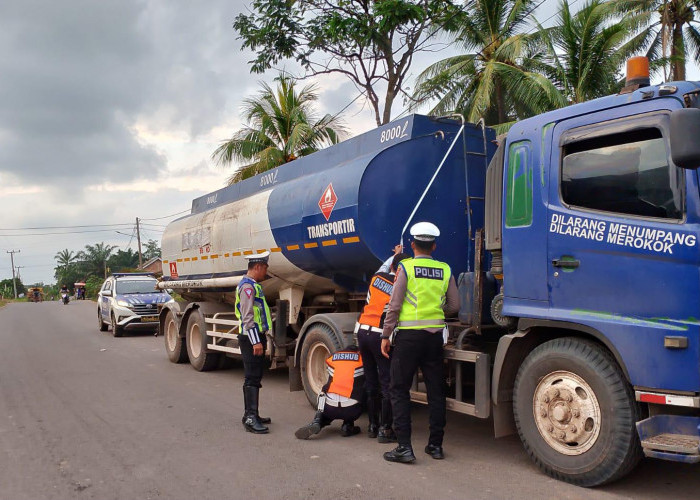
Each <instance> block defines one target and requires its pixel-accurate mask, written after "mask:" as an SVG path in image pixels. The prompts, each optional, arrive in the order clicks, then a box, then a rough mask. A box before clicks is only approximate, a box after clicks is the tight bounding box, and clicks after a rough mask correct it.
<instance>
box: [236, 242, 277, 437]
mask: <svg viewBox="0 0 700 500" xmlns="http://www.w3.org/2000/svg"><path fill="white" fill-rule="evenodd" d="M269 256H270V252H263V253H259V254H254V255H248V256H246V257H245V258H246V259H248V273H247V274H246V275H245V276H243V278H242V279H241V281H240V283H239V284H238V287H237V288H236V304H235V310H236V318H238V320H239V321H240V322H241V326H240V329H239V335H238V345H239V347H240V349H241V355H242V357H243V368H244V372H245V381H244V382H243V400H244V402H245V413H244V414H243V418H242V422H243V426H244V427H245V429H246V430H247V431H248V432H253V433H255V434H266V433H267V432H268V431H269V429H268V427H266V426H265V425H263V424H269V423H270V422H271V420H270V419H269V418H264V417H260V415H259V414H258V398H259V394H260V388H261V387H262V384H261V383H260V381H261V380H262V376H263V368H264V362H265V349H266V348H267V336H266V332H267V331H268V330H270V329H272V316H271V314H270V308H269V307H268V305H267V302H265V295H264V294H263V290H262V287H261V286H260V283H259V282H260V281H262V280H264V279H265V276H266V275H267V268H268V263H267V260H268V258H269Z"/></svg>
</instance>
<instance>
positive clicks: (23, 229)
mask: <svg viewBox="0 0 700 500" xmlns="http://www.w3.org/2000/svg"><path fill="white" fill-rule="evenodd" d="M131 225H132V224H131V223H127V222H123V223H118V224H85V225H82V226H37V227H12V228H0V231H31V230H42V229H79V228H84V227H117V226H131ZM3 236H7V235H3Z"/></svg>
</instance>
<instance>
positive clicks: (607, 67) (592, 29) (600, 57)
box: [535, 0, 645, 104]
mask: <svg viewBox="0 0 700 500" xmlns="http://www.w3.org/2000/svg"><path fill="white" fill-rule="evenodd" d="M638 23H639V19H638V18H637V17H635V16H628V17H622V18H620V16H619V13H618V11H617V7H616V5H615V4H614V2H608V1H605V0H589V1H588V2H587V3H586V4H584V5H583V7H582V8H581V9H580V10H579V11H578V12H576V13H572V12H571V8H570V5H569V3H568V1H567V0H562V1H561V3H560V4H559V13H558V15H557V21H556V24H555V26H553V27H552V28H547V29H545V28H542V26H540V25H539V24H538V27H539V31H538V33H536V34H535V37H537V38H539V39H541V40H542V43H544V44H545V46H546V47H547V48H548V52H549V56H548V57H547V62H548V66H546V67H542V68H541V70H542V71H543V73H544V74H546V75H547V76H548V77H549V79H550V80H552V81H553V82H554V83H555V84H556V86H557V87H558V88H559V89H560V91H561V92H562V94H563V95H564V96H565V98H566V101H567V103H569V104H574V103H579V102H584V101H587V100H590V99H594V98H596V97H602V96H605V95H610V94H613V93H616V92H618V91H619V90H620V88H621V87H622V77H621V75H620V68H621V67H622V65H623V64H624V62H625V60H626V59H627V58H628V57H629V56H631V55H633V54H634V53H637V52H639V51H640V50H641V49H642V48H643V45H644V41H645V36H644V35H639V34H638V35H637V36H634V37H632V38H631V39H629V40H628V38H629V34H630V33H634V32H635V31H638V30H637V28H638V26H639V24H638ZM626 40H627V41H626Z"/></svg>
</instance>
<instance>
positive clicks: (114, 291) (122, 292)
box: [97, 273, 173, 337]
mask: <svg viewBox="0 0 700 500" xmlns="http://www.w3.org/2000/svg"><path fill="white" fill-rule="evenodd" d="M172 300H173V299H172V298H171V297H170V295H168V293H167V292H165V291H162V290H156V279H155V278H154V277H153V275H152V274H150V273H114V274H113V275H112V276H110V277H109V278H107V279H106V280H105V282H104V283H103V284H102V288H101V289H100V293H99V294H98V296H97V324H98V325H99V327H100V331H101V332H106V331H107V328H108V326H109V325H111V326H112V335H114V336H115V337H121V336H122V335H123V334H124V330H125V329H127V328H129V329H131V328H149V329H153V330H155V329H157V328H158V306H159V305H161V304H164V303H166V302H170V301H172Z"/></svg>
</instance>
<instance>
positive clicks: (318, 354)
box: [300, 323, 341, 408]
mask: <svg viewBox="0 0 700 500" xmlns="http://www.w3.org/2000/svg"><path fill="white" fill-rule="evenodd" d="M340 348H341V345H340V344H339V343H338V340H337V339H336V338H335V335H333V330H331V329H330V327H328V326H326V325H324V324H322V323H316V324H314V325H311V327H310V328H309V330H308V332H307V333H306V336H305V337H304V344H303V345H302V346H301V359H300V363H301V364H300V367H301V382H302V385H303V386H304V392H305V393H306V399H308V400H309V403H311V406H313V407H314V408H316V404H317V400H318V394H319V393H320V392H321V389H322V388H323V386H324V385H325V383H326V381H327V380H328V370H327V368H326V358H328V356H330V355H331V353H334V352H335V351H337V350H338V349H340Z"/></svg>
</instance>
